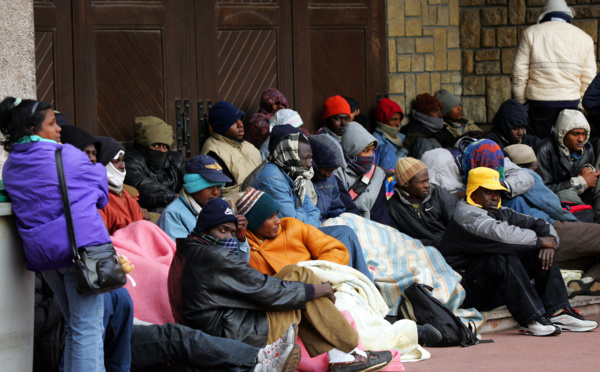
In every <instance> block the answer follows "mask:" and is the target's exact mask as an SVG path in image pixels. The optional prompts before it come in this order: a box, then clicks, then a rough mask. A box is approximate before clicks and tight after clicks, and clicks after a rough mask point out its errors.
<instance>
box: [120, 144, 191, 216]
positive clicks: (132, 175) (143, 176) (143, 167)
mask: <svg viewBox="0 0 600 372" xmlns="http://www.w3.org/2000/svg"><path fill="white" fill-rule="evenodd" d="M144 150H145V149H140V146H139V145H137V144H136V145H134V148H132V149H128V150H127V151H126V152H125V156H124V157H123V160H124V161H125V166H126V167H127V174H126V176H125V183H126V184H128V185H131V186H133V187H135V188H136V189H138V191H139V192H140V196H139V198H140V200H139V202H140V207H142V208H146V209H148V210H149V211H150V212H157V213H160V212H162V210H163V209H164V208H165V207H166V206H167V205H168V204H169V203H170V202H171V201H172V200H173V198H174V197H175V194H177V193H178V192H179V190H181V187H182V186H183V175H184V173H185V161H184V160H183V157H182V156H181V154H180V153H178V152H176V151H169V153H168V155H167V159H166V160H165V163H164V165H163V169H162V170H161V171H160V172H158V173H156V172H155V171H153V170H152V169H150V167H149V166H148V164H147V163H146V158H145V157H144V155H142V154H143V151H144Z"/></svg>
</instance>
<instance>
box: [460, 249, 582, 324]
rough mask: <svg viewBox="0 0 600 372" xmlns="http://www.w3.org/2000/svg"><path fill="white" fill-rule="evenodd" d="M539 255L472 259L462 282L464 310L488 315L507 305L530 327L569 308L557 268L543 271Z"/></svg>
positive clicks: (509, 309) (484, 256)
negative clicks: (473, 310) (477, 311)
mask: <svg viewBox="0 0 600 372" xmlns="http://www.w3.org/2000/svg"><path fill="white" fill-rule="evenodd" d="M537 254H538V251H537V250H536V251H534V252H530V253H527V254H523V255H521V256H514V255H481V256H473V257H472V258H471V260H470V262H469V264H468V266H467V268H466V270H465V272H464V274H463V279H462V282H461V284H462V285H463V287H464V288H465V290H466V292H467V296H466V299H465V302H464V304H463V305H464V307H465V308H469V307H474V308H476V309H477V310H480V311H489V310H492V309H495V308H496V307H498V306H502V305H506V307H507V308H508V311H510V313H511V314H512V316H513V317H514V318H515V320H516V321H517V322H518V323H519V324H521V325H527V324H529V323H531V322H532V321H533V320H535V319H537V318H539V317H540V316H542V315H546V316H549V315H550V314H552V313H553V312H555V311H557V310H558V309H561V308H566V307H568V306H570V305H569V299H568V296H567V291H566V288H565V283H564V282H563V280H562V276H561V274H560V269H559V268H558V264H557V263H556V261H555V262H554V263H553V264H552V266H551V267H550V269H548V270H542V269H541V263H540V262H539V261H538V259H537Z"/></svg>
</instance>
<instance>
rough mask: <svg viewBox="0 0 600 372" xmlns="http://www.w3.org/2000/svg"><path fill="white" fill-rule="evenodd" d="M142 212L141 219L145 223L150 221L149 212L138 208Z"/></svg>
mask: <svg viewBox="0 0 600 372" xmlns="http://www.w3.org/2000/svg"><path fill="white" fill-rule="evenodd" d="M140 209H141V210H142V218H143V219H145V220H146V221H150V212H148V210H147V209H146V208H140Z"/></svg>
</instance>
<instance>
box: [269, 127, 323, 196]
mask: <svg viewBox="0 0 600 372" xmlns="http://www.w3.org/2000/svg"><path fill="white" fill-rule="evenodd" d="M300 136H302V137H304V138H305V139H306V140H307V141H308V139H307V138H306V136H305V135H304V133H292V134H288V135H287V136H285V137H283V139H282V140H281V142H279V143H278V144H277V146H276V147H275V150H273V152H272V153H271V155H269V158H268V160H269V161H271V162H272V163H274V164H276V165H277V166H278V167H279V168H281V169H283V171H284V172H285V173H286V174H287V175H288V176H290V178H291V179H293V180H294V193H295V194H296V195H297V196H298V205H297V206H296V207H300V206H302V204H303V203H304V197H305V196H306V182H307V181H309V180H310V179H312V178H313V176H314V174H315V171H314V170H313V168H312V167H310V169H309V170H304V167H303V166H302V162H301V161H300V156H299V155H298V143H299V142H300V140H299V139H300Z"/></svg>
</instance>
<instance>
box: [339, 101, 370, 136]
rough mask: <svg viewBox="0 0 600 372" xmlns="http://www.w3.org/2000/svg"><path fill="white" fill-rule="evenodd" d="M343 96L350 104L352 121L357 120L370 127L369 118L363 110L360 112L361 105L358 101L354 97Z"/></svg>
mask: <svg viewBox="0 0 600 372" xmlns="http://www.w3.org/2000/svg"><path fill="white" fill-rule="evenodd" d="M342 97H343V98H344V99H345V100H346V102H348V104H349V105H350V121H355V122H357V123H360V125H362V126H363V127H365V128H368V127H369V120H368V118H367V117H366V116H365V115H364V114H363V113H362V112H360V105H359V104H358V101H357V100H355V99H354V98H352V97H346V96H342Z"/></svg>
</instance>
